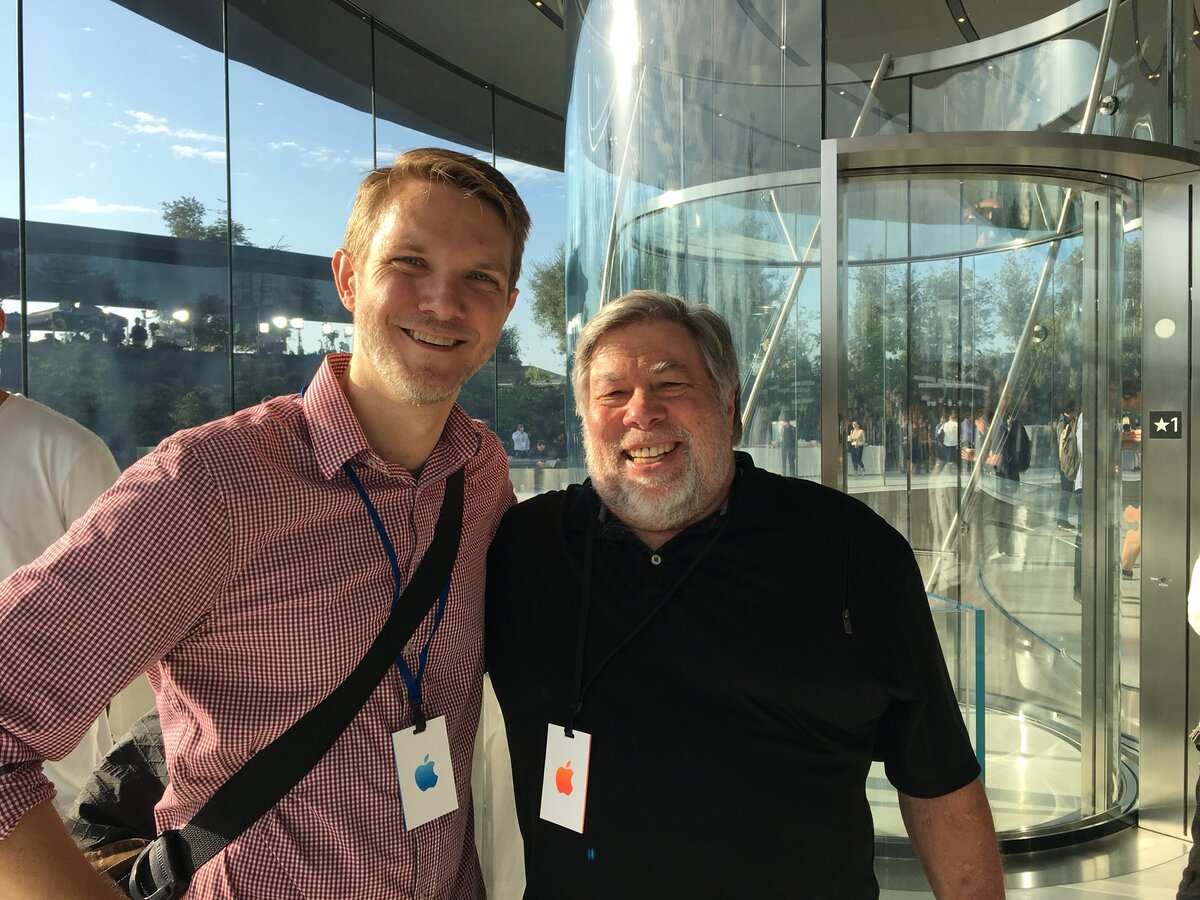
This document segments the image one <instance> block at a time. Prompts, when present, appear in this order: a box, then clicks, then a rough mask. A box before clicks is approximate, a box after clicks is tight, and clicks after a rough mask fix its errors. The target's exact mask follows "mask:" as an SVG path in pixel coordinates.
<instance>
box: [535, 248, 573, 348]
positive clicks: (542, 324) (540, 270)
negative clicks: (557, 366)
mask: <svg viewBox="0 0 1200 900" xmlns="http://www.w3.org/2000/svg"><path fill="white" fill-rule="evenodd" d="M529 291H530V293H531V294H532V295H533V297H532V306H531V310H530V311H531V312H532V314H533V321H534V322H536V323H537V326H538V327H539V328H540V329H541V330H542V334H543V335H544V336H545V337H547V338H549V339H550V340H552V341H554V342H555V346H557V347H558V352H559V353H566V352H567V257H566V249H565V247H564V245H563V243H562V242H561V241H560V242H559V244H558V246H557V247H555V248H554V253H553V254H551V256H550V258H549V259H546V260H543V261H542V262H540V263H534V265H533V271H532V272H531V273H530V276H529Z"/></svg>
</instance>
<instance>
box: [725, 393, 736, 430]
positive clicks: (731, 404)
mask: <svg viewBox="0 0 1200 900" xmlns="http://www.w3.org/2000/svg"><path fill="white" fill-rule="evenodd" d="M736 401H737V391H736V390H733V391H730V392H729V394H728V396H726V398H725V423H726V424H727V425H728V426H729V427H730V428H731V429H732V428H733V417H734V416H736V415H737V402H736Z"/></svg>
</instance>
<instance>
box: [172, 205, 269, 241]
mask: <svg viewBox="0 0 1200 900" xmlns="http://www.w3.org/2000/svg"><path fill="white" fill-rule="evenodd" d="M207 215H208V208H207V207H206V206H205V205H204V204H203V203H201V202H200V201H199V200H197V199H196V198H195V197H180V198H179V199H178V200H164V201H163V204H162V217H163V224H165V225H166V226H167V231H168V233H170V234H171V236H172V237H177V238H191V239H192V240H195V241H224V240H228V239H229V235H230V232H231V231H232V233H233V242H234V243H235V244H240V245H242V246H245V247H253V246H254V245H253V244H252V243H250V240H249V238H248V237H247V235H248V234H249V229H247V228H246V226H245V225H243V224H242V223H241V222H232V221H231V220H230V218H229V216H227V215H218V216H217V218H216V220H215V221H213V222H212V223H210V224H207V225H206V224H205V222H204V218H205V216H207Z"/></svg>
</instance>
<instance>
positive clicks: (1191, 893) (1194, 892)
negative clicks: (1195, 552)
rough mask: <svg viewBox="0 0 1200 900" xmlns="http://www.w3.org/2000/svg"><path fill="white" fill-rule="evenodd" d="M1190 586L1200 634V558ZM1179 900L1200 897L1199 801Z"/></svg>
mask: <svg viewBox="0 0 1200 900" xmlns="http://www.w3.org/2000/svg"><path fill="white" fill-rule="evenodd" d="M1189 585H1190V586H1189V587H1188V604H1187V616H1188V624H1189V625H1191V626H1192V631H1194V632H1196V633H1197V634H1200V559H1198V560H1196V564H1195V566H1193V568H1192V580H1191V581H1190V582H1189ZM1191 739H1192V743H1194V744H1196V746H1197V748H1200V743H1197V742H1200V725H1197V726H1196V727H1195V729H1193V730H1192V734H1191ZM1196 798H1197V800H1198V801H1200V779H1198V780H1197V781H1196ZM1175 896H1176V898H1178V900H1185V898H1188V897H1200V802H1198V803H1197V806H1196V813H1195V815H1194V816H1192V850H1191V852H1190V853H1189V854H1188V860H1187V865H1186V866H1184V869H1183V877H1182V878H1181V879H1180V881H1179V893H1178V894H1176V895H1175Z"/></svg>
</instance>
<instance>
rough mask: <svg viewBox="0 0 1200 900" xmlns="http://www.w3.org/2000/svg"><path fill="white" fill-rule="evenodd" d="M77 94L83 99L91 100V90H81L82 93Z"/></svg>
mask: <svg viewBox="0 0 1200 900" xmlns="http://www.w3.org/2000/svg"><path fill="white" fill-rule="evenodd" d="M79 96H80V97H82V98H83V99H84V100H91V99H92V92H91V91H84V92H83V93H82V94H80V95H79Z"/></svg>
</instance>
